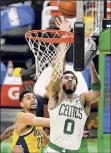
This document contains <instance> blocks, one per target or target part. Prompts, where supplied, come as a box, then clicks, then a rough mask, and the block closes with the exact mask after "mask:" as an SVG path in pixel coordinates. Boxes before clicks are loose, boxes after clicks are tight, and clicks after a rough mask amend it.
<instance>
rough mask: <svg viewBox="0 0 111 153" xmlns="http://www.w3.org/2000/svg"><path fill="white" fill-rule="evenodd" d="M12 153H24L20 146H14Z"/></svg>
mask: <svg viewBox="0 0 111 153" xmlns="http://www.w3.org/2000/svg"><path fill="white" fill-rule="evenodd" d="M12 153H24V149H23V148H22V146H21V145H15V146H14V148H13V150H12Z"/></svg>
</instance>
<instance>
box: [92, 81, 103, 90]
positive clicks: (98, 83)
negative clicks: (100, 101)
mask: <svg viewBox="0 0 111 153" xmlns="http://www.w3.org/2000/svg"><path fill="white" fill-rule="evenodd" d="M91 89H92V90H94V91H97V90H100V89H101V83H100V82H97V83H91Z"/></svg>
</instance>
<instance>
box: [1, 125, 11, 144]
mask: <svg viewBox="0 0 111 153" xmlns="http://www.w3.org/2000/svg"><path fill="white" fill-rule="evenodd" d="M13 130H14V125H12V126H10V127H8V128H6V129H5V131H4V132H3V134H2V135H1V137H0V138H1V139H0V141H3V140H5V139H8V138H9V137H10V136H11V135H12V134H13Z"/></svg>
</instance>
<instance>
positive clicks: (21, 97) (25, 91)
mask: <svg viewBox="0 0 111 153" xmlns="http://www.w3.org/2000/svg"><path fill="white" fill-rule="evenodd" d="M27 93H33V92H32V91H30V90H23V91H22V92H21V93H20V95H19V101H20V102H21V101H22V99H23V97H24V95H25V94H27Z"/></svg>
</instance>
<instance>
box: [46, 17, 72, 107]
mask: <svg viewBox="0 0 111 153" xmlns="http://www.w3.org/2000/svg"><path fill="white" fill-rule="evenodd" d="M55 24H56V26H57V27H58V28H59V29H60V30H63V31H67V32H69V31H70V30H71V26H70V25H69V24H68V23H67V21H66V20H65V19H63V18H60V17H58V18H56V21H55ZM62 37H64V35H63V36H62ZM66 47H67V44H66V43H61V44H60V45H59V47H58V49H59V51H58V52H57V55H56V57H55V58H54V60H53V64H52V65H53V73H52V77H53V75H54V74H56V76H60V74H59V73H60V70H59V68H58V64H57V63H56V62H60V65H61V66H62V68H63V69H64V67H65V55H66V52H67V49H66ZM61 53H64V55H62V54H61ZM61 55H62V56H61ZM58 56H60V57H61V58H60V61H57V60H56V59H57V57H58ZM60 80H61V78H59V77H58V78H57V79H56V81H53V80H51V82H50V84H49V87H48V93H49V102H48V109H52V108H54V107H55V106H56V103H57V102H58V100H59V97H62V96H61V95H60Z"/></svg>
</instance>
